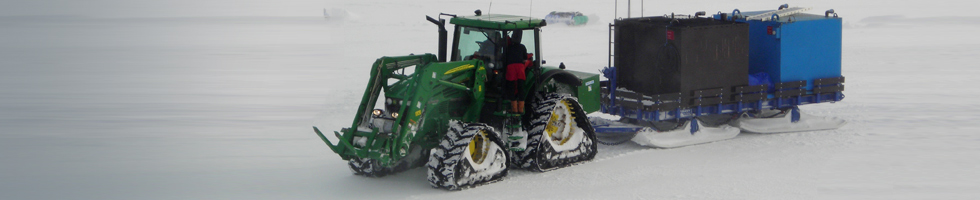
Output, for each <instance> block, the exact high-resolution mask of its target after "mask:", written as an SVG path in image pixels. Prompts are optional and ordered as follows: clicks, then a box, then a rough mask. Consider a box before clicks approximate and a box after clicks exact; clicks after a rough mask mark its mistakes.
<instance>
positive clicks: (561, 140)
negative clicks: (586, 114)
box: [544, 100, 575, 145]
mask: <svg viewBox="0 0 980 200" xmlns="http://www.w3.org/2000/svg"><path fill="white" fill-rule="evenodd" d="M573 114H574V113H573V112H572V110H571V105H569V101H568V100H561V101H560V102H559V104H558V105H556V106H555V110H553V111H552V112H551V118H550V119H548V125H547V126H546V127H545V129H544V130H545V132H547V133H548V138H551V140H553V141H556V142H558V145H564V144H565V143H566V142H568V139H571V138H572V135H573V134H575V131H571V130H565V127H568V126H566V124H571V123H572V122H574V120H575V117H574V115H573ZM570 128H571V127H570Z"/></svg>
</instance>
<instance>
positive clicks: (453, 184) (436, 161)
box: [426, 121, 507, 190]
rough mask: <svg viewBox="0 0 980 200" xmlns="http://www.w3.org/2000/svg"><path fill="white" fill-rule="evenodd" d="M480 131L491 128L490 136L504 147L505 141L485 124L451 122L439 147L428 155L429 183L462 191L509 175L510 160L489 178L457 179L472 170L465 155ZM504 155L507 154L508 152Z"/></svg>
mask: <svg viewBox="0 0 980 200" xmlns="http://www.w3.org/2000/svg"><path fill="white" fill-rule="evenodd" d="M480 130H488V131H490V132H491V133H490V134H487V136H488V137H490V138H489V139H490V140H491V141H493V142H494V143H495V144H496V145H497V146H498V147H499V148H500V149H501V150H503V148H504V146H503V141H501V140H500V138H498V137H497V135H496V133H494V131H493V127H490V126H487V125H486V124H482V123H471V124H464V123H460V122H457V121H450V123H449V130H448V132H447V133H446V136H445V137H444V138H443V139H442V141H440V143H439V146H438V147H435V148H433V149H432V151H431V153H430V154H429V162H428V163H427V164H426V167H427V168H428V180H429V184H431V185H432V187H435V188H444V189H448V190H459V189H462V188H469V187H473V186H477V185H482V184H487V183H492V182H496V181H499V180H500V179H501V178H503V177H504V176H507V168H506V167H507V163H503V166H504V169H503V171H501V172H500V173H497V174H493V175H491V176H487V177H477V180H476V181H470V182H464V183H459V181H457V178H460V177H461V176H464V175H465V174H469V173H468V172H472V171H471V170H472V167H471V166H470V164H469V161H467V160H466V158H465V157H464V156H466V155H463V154H464V152H465V150H466V148H469V144H470V141H471V140H472V138H473V136H474V135H476V134H477V133H479V131H480ZM502 155H504V156H507V154H506V153H503V154H502ZM489 159H491V158H488V161H489ZM503 161H504V162H506V161H507V158H504V159H503Z"/></svg>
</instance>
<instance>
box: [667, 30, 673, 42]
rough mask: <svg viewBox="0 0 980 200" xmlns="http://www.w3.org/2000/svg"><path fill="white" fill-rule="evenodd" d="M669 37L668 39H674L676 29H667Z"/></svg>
mask: <svg viewBox="0 0 980 200" xmlns="http://www.w3.org/2000/svg"><path fill="white" fill-rule="evenodd" d="M667 39H668V40H674V31H672V30H667Z"/></svg>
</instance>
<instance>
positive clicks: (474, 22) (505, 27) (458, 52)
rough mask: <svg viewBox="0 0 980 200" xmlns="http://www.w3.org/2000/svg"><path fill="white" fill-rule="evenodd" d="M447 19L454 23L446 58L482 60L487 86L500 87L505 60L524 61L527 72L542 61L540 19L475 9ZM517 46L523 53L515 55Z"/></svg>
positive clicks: (451, 59) (506, 61) (512, 61)
mask: <svg viewBox="0 0 980 200" xmlns="http://www.w3.org/2000/svg"><path fill="white" fill-rule="evenodd" d="M449 22H450V23H451V24H454V25H456V27H455V31H454V33H455V34H454V35H453V45H452V53H451V54H450V57H449V58H450V59H449V60H450V61H463V60H473V59H479V60H482V61H483V62H484V63H485V64H486V66H487V68H488V69H489V70H488V73H487V76H488V77H487V79H488V82H490V83H489V85H491V86H497V87H496V88H500V87H502V85H501V84H500V83H502V82H503V79H504V74H505V70H506V68H507V67H506V66H507V65H508V64H511V63H515V62H521V63H523V62H525V61H527V62H528V63H529V65H527V72H528V73H529V74H530V73H532V71H533V70H534V69H535V68H537V67H539V66H541V64H543V63H542V60H541V54H540V52H541V49H540V45H539V44H540V43H539V40H538V38H539V37H538V34H539V33H540V31H541V27H544V26H545V25H546V23H545V21H544V20H541V19H535V18H531V17H528V16H516V15H502V14H487V15H481V14H480V13H479V12H477V15H475V16H455V17H453V18H452V19H451V20H450V21H449ZM518 49H522V50H524V52H526V54H527V55H526V56H525V55H515V54H521V53H517V52H520V50H518ZM521 58H523V59H521ZM492 88H493V87H492Z"/></svg>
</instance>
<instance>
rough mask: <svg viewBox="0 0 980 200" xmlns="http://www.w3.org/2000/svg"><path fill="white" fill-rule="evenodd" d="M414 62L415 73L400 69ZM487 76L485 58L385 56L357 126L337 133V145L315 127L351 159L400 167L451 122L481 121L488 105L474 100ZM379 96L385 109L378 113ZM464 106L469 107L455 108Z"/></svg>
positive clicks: (368, 89) (377, 66) (369, 87)
mask: <svg viewBox="0 0 980 200" xmlns="http://www.w3.org/2000/svg"><path fill="white" fill-rule="evenodd" d="M413 66H414V73H411V74H406V73H408V72H400V71H404V70H403V69H406V68H408V67H413ZM485 74H486V72H485V69H484V67H483V62H482V61H479V60H471V61H459V62H449V63H440V62H437V60H436V57H435V56H434V55H432V54H425V55H412V56H401V57H382V58H380V59H378V60H377V61H376V62H375V63H374V64H373V65H372V69H371V78H370V79H369V81H368V85H367V87H366V88H365V90H364V95H363V96H362V99H361V103H360V105H359V107H358V110H357V113H356V115H355V116H354V121H353V123H352V124H351V128H345V129H342V130H341V131H339V132H336V131H335V132H334V134H335V135H336V136H337V139H338V140H339V141H337V143H336V144H334V143H333V142H331V141H330V140H329V139H328V138H327V137H325V136H324V135H323V134H322V133H321V132H319V129H317V128H315V127H314V131H315V132H316V133H317V134H318V135H320V137H321V139H323V140H324V142H325V143H326V144H327V145H328V146H329V147H330V149H331V150H333V151H334V152H335V153H337V154H339V155H340V156H341V158H343V159H345V160H348V159H351V158H353V157H356V158H372V159H376V160H378V161H379V163H381V164H382V165H383V166H390V165H394V163H395V162H396V161H398V160H400V159H401V158H403V157H405V156H407V154H408V151H409V148H411V147H413V146H420V147H422V148H425V149H427V148H431V147H432V146H435V145H437V144H436V143H437V142H436V141H437V140H438V139H437V138H440V137H442V136H443V134H445V133H444V132H445V130H446V123H448V121H449V120H451V119H455V120H461V121H468V122H472V121H476V120H478V118H479V112H480V109H481V108H482V105H483V104H482V103H472V102H473V101H477V100H478V101H482V99H483V90H484V82H485V81H486V75H485ZM392 81H394V83H391V82H392ZM382 92H383V94H384V95H383V96H382ZM379 100H383V101H385V108H384V109H378V110H381V111H376V110H375V108H374V106H375V105H376V104H377V103H378V101H379ZM460 107H465V108H466V109H465V110H460V109H454V108H460ZM377 112H381V113H382V114H381V115H378V113H377ZM417 133H418V134H417Z"/></svg>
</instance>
